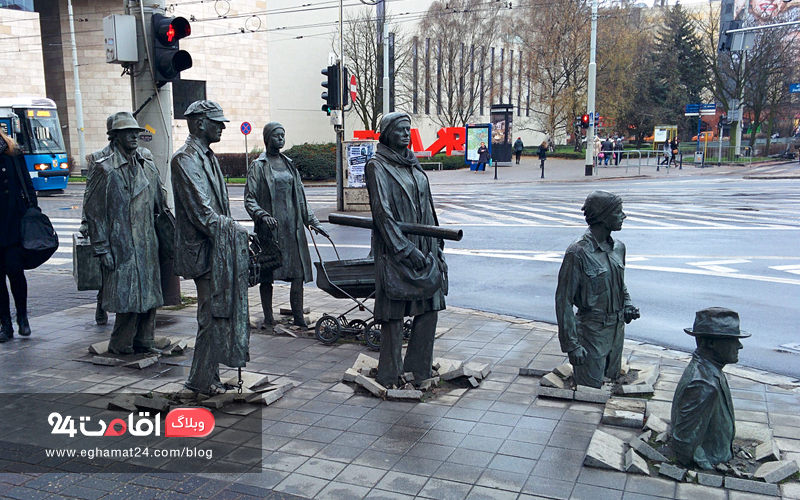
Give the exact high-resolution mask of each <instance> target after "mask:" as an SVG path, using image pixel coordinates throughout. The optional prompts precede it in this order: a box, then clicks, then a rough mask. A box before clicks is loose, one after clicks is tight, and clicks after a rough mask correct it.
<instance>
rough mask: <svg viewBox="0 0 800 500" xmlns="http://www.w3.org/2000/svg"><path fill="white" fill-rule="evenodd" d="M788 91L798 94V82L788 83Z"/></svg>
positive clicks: (799, 88) (799, 86) (799, 87)
mask: <svg viewBox="0 0 800 500" xmlns="http://www.w3.org/2000/svg"><path fill="white" fill-rule="evenodd" d="M789 93H790V94H800V83H790V84H789Z"/></svg>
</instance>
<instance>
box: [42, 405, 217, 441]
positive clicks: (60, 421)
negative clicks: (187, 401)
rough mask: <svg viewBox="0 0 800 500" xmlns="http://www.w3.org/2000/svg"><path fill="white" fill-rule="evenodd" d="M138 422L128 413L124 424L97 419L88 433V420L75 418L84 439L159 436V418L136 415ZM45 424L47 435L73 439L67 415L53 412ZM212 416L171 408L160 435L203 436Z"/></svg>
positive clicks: (72, 422) (203, 411) (196, 410)
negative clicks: (94, 426)
mask: <svg viewBox="0 0 800 500" xmlns="http://www.w3.org/2000/svg"><path fill="white" fill-rule="evenodd" d="M139 417H140V418H139V419H138V420H137V421H135V422H134V414H133V413H129V414H128V421H127V422H126V421H125V420H123V419H121V418H115V419H114V420H112V421H111V422H109V423H108V424H106V422H105V421H103V420H97V423H96V424H94V425H96V426H99V428H95V430H92V429H91V427H92V423H91V419H92V417H79V420H80V424H79V425H78V429H80V433H81V434H82V435H84V436H122V435H123V434H125V433H126V432H128V433H130V434H131V435H132V436H137V437H142V436H151V435H153V436H161V418H160V417H159V415H158V414H155V415H154V416H153V418H152V420H151V419H150V418H149V417H150V413H149V412H139ZM47 423H48V424H50V426H51V427H52V428H53V429H52V430H51V431H50V434H66V435H68V436H69V437H75V435H76V434H77V433H78V430H76V428H75V420H74V419H73V418H72V417H71V416H69V415H67V416H66V417H64V416H62V415H61V414H60V413H58V412H53V413H51V414H50V415H49V416H48V417H47ZM214 425H215V420H214V415H213V414H212V413H211V412H210V411H208V410H207V409H205V408H175V409H174V410H171V411H170V412H169V413H168V414H167V417H166V419H165V420H164V436H166V437H205V436H208V435H209V434H211V431H213V430H214ZM87 427H88V428H87Z"/></svg>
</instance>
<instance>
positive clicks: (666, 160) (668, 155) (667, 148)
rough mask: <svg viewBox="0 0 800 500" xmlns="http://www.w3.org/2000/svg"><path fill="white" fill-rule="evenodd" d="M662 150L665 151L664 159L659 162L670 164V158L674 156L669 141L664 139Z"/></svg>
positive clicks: (660, 163)
mask: <svg viewBox="0 0 800 500" xmlns="http://www.w3.org/2000/svg"><path fill="white" fill-rule="evenodd" d="M661 151H662V153H663V159H662V160H661V161H660V162H658V164H659V165H667V166H669V162H670V158H672V147H670V144H669V141H664V145H663V146H662V148H661ZM656 170H658V169H656Z"/></svg>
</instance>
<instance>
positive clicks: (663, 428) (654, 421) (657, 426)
mask: <svg viewBox="0 0 800 500" xmlns="http://www.w3.org/2000/svg"><path fill="white" fill-rule="evenodd" d="M644 428H645V429H650V430H651V431H653V432H655V433H656V434H661V433H662V432H667V429H668V428H669V426H668V425H667V423H666V422H664V421H663V420H661V419H660V418H658V417H657V416H655V415H650V416H649V417H647V422H645V424H644Z"/></svg>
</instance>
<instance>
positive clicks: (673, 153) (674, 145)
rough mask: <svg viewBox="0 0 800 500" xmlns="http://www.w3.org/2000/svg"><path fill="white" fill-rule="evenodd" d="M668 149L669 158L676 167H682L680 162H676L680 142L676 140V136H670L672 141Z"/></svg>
mask: <svg viewBox="0 0 800 500" xmlns="http://www.w3.org/2000/svg"><path fill="white" fill-rule="evenodd" d="M669 149H670V160H671V161H672V163H673V164H674V165H675V166H676V167H680V168H683V165H682V164H678V155H679V154H680V152H681V151H680V142H678V136H677V135H676V136H675V137H673V138H672V141H671V142H670V143H669Z"/></svg>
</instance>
